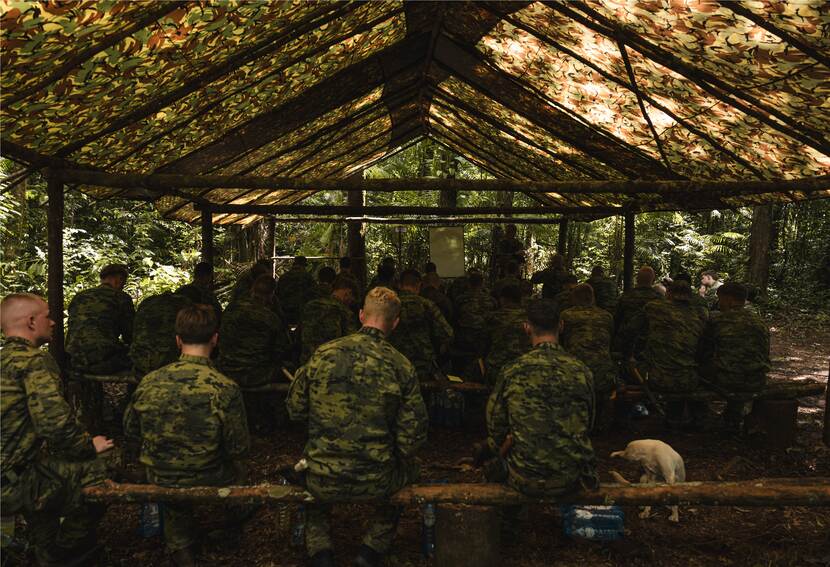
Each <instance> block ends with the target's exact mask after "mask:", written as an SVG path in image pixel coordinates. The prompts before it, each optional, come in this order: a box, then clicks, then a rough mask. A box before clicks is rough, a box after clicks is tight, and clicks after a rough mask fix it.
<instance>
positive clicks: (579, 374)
mask: <svg viewBox="0 0 830 567" xmlns="http://www.w3.org/2000/svg"><path fill="white" fill-rule="evenodd" d="M593 399H594V394H593V388H592V386H591V371H590V370H589V369H588V367H587V366H585V365H584V364H583V363H582V362H580V361H579V360H577V359H576V358H574V357H572V356H571V355H569V354H567V353H566V352H565V351H564V349H562V347H560V346H559V345H557V344H553V343H542V344H540V345H537V346H536V347H534V348H533V350H531V351H530V352H528V353H526V354H523V355H522V356H520V357H519V358H518V359H516V360H515V361H514V362H512V363H511V364H509V365H507V366H506V367H505V368H504V370H502V374H501V376H500V377H499V380H498V382H497V384H496V388H495V389H494V390H493V392H492V393H491V394H490V399H489V400H488V402H487V431H488V445H489V446H490V449H491V450H492V451H493V452H495V453H498V452H499V450H500V448H501V447H502V446H503V445H504V443H505V440H506V439H507V436H508V435H512V437H513V444H512V446H511V447H510V450H509V451H508V453H507V456H506V458H505V460H504V461H502V460H501V459H499V461H498V463H499V464H500V465H501V468H500V469H499V468H497V469H495V470H494V469H493V468H491V469H490V473H489V478H490V479H491V480H494V481H496V480H504V481H506V482H507V483H508V484H509V485H510V486H512V487H513V488H515V489H517V490H519V491H521V492H523V493H525V494H529V495H533V496H541V495H556V494H561V493H563V492H567V491H569V490H572V489H574V488H578V487H579V485H580V483H584V484H589V485H593V484H595V482H596V458H595V456H594V450H593V447H592V446H591V441H590V439H589V438H588V431H589V430H590V426H591V419H592V413H593ZM497 471H501V473H503V474H502V475H499V474H496V472H497ZM500 476H501V478H499V477H500Z"/></svg>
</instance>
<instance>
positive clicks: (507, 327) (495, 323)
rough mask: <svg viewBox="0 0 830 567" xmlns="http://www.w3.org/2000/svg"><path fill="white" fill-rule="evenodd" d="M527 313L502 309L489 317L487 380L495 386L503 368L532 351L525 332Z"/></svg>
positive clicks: (519, 308) (486, 360)
mask: <svg viewBox="0 0 830 567" xmlns="http://www.w3.org/2000/svg"><path fill="white" fill-rule="evenodd" d="M526 320H527V316H526V312H525V310H524V309H522V308H521V307H502V308H501V309H499V310H498V311H495V312H493V313H491V314H490V315H489V316H488V327H487V330H488V333H489V340H488V343H489V349H488V352H487V358H486V359H485V368H486V373H485V379H486V382H487V384H488V385H489V386H491V387H492V386H494V385H495V383H496V379H497V378H498V376H499V373H500V372H501V369H502V367H503V366H504V365H505V364H507V363H509V362H513V360H515V359H516V358H518V357H519V356H521V355H523V354H524V353H526V352H527V351H529V350H530V349H531V344H530V338H529V337H528V336H527V333H525V330H524V322H525V321H526Z"/></svg>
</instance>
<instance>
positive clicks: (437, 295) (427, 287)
mask: <svg viewBox="0 0 830 567" xmlns="http://www.w3.org/2000/svg"><path fill="white" fill-rule="evenodd" d="M442 288H443V286H442V285H441V278H440V277H439V276H438V274H437V273H436V272H429V273H427V274H425V275H424V279H423V282H422V285H421V297H425V298H427V299H429V300H430V301H431V302H433V303H434V304H435V305H437V306H438V309H440V310H441V315H443V316H444V319H446V320H447V321H452V319H453V316H452V302H451V301H450V298H449V297H447V295H446V294H445V293H444V292H443V291H441V290H442Z"/></svg>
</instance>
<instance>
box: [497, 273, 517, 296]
mask: <svg viewBox="0 0 830 567" xmlns="http://www.w3.org/2000/svg"><path fill="white" fill-rule="evenodd" d="M509 285H515V286H516V287H518V288H519V289H521V287H522V280H521V279H519V278H517V277H516V276H505V277H503V278H501V279H499V280H498V281H496V283H495V284H493V297H495V298H498V297H499V295H500V294H501V290H503V289H504V288H506V287H507V286H509Z"/></svg>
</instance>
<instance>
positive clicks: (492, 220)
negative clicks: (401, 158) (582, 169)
mask: <svg viewBox="0 0 830 567" xmlns="http://www.w3.org/2000/svg"><path fill="white" fill-rule="evenodd" d="M603 216H608V213H606V214H605V215H603V214H598V215H593V214H590V213H586V214H585V215H580V220H597V219H600V218H603ZM276 220H277V222H281V223H339V222H345V223H366V224H406V225H431V226H443V225H448V224H504V223H506V222H510V223H513V224H517V225H520V224H553V223H559V222H560V220H561V219H558V218H557V217H555V216H546V217H441V218H407V217H367V216H364V217H325V216H320V217H277V219H276Z"/></svg>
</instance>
